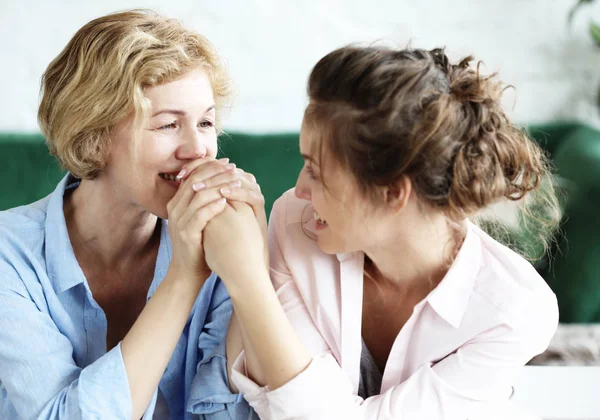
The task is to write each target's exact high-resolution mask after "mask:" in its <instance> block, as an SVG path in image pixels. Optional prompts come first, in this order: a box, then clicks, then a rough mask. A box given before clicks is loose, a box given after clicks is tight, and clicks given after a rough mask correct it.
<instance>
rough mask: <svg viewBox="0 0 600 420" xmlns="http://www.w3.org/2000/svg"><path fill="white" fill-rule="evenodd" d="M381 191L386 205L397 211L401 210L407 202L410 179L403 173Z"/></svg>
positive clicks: (410, 188)
mask: <svg viewBox="0 0 600 420" xmlns="http://www.w3.org/2000/svg"><path fill="white" fill-rule="evenodd" d="M383 192H384V200H385V204H386V206H388V207H389V208H392V209H394V210H397V211H399V210H402V209H403V208H404V207H406V205H407V204H408V199H409V197H410V194H411V193H412V181H411V180H410V178H409V177H408V176H406V175H403V176H402V177H400V179H399V180H398V181H396V182H395V183H394V184H390V185H388V186H387V187H385V188H384V191H383Z"/></svg>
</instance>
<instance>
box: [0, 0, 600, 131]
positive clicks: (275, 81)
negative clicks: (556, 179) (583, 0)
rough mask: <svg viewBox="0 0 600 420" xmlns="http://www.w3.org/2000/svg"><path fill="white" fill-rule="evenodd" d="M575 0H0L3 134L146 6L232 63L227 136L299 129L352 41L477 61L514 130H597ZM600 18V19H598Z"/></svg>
mask: <svg viewBox="0 0 600 420" xmlns="http://www.w3.org/2000/svg"><path fill="white" fill-rule="evenodd" d="M575 1H576V0H452V1H448V0H430V1H427V0H362V1H342V0H330V1H319V0H279V1H277V0H210V1H208V0H169V1H166V0H163V1H157V0H149V1H146V2H143V1H131V0H94V1H87V2H86V1H75V0H45V1H42V0H38V1H34V0H0V35H1V36H0V60H1V61H0V131H37V124H36V107H37V103H38V89H39V79H40V76H41V74H42V73H43V71H44V69H45V67H46V65H47V64H48V63H49V62H50V60H51V59H52V58H54V57H55V56H56V55H57V54H58V53H59V51H60V50H61V49H62V48H63V46H64V45H66V43H67V42H68V40H69V39H70V37H71V36H72V35H73V34H74V32H75V31H76V30H77V29H78V28H79V27H81V26H82V25H83V24H85V23H86V22H87V21H89V20H90V19H92V18H94V17H97V16H99V15H102V14H105V13H108V12H112V11H116V10H122V9H126V8H133V7H148V8H152V9H155V10H157V11H159V12H162V13H165V14H167V15H170V16H172V17H177V18H180V19H182V20H183V21H184V23H185V24H186V25H187V26H189V27H192V28H194V29H196V30H198V31H200V32H201V33H203V34H204V35H206V36H207V37H208V38H209V39H210V40H211V41H212V42H213V43H214V44H215V45H216V47H217V48H218V49H219V50H220V52H221V54H222V55H223V56H224V57H225V58H226V59H227V61H228V64H229V68H230V72H231V74H232V76H233V78H234V80H235V82H236V85H237V89H238V97H237V101H236V103H235V108H234V110H233V111H232V112H231V114H230V116H229V118H228V119H227V120H226V129H228V130H230V131H232V130H244V131H254V132H265V131H296V130H298V128H299V124H300V120H301V115H302V111H303V108H304V106H305V103H306V99H305V83H306V79H307V76H308V73H309V71H310V69H311V67H312V65H314V64H315V63H316V61H317V60H318V59H319V58H320V57H321V56H323V55H324V54H326V53H327V52H329V51H330V50H332V49H334V48H336V47H339V46H342V45H344V44H346V43H350V42H357V41H358V42H372V41H375V40H379V39H387V40H392V41H394V42H396V43H398V44H400V45H404V44H406V42H407V41H409V40H411V41H412V45H413V46H415V47H425V48H433V47H436V46H443V45H446V46H447V50H448V52H449V54H450V55H451V57H458V56H460V55H465V54H469V53H473V54H474V55H475V56H476V57H477V58H478V59H482V60H483V61H484V62H485V64H486V69H487V70H488V71H499V72H500V75H501V77H502V79H503V80H505V81H506V82H507V83H510V84H513V85H515V86H516V88H517V101H516V103H515V101H514V99H515V95H514V93H512V92H508V93H507V95H506V101H505V102H506V104H507V105H508V107H509V109H510V114H511V115H512V116H513V117H514V118H515V120H517V121H518V122H523V123H529V122H542V121H549V120H556V119H578V120H583V121H587V122H589V123H591V124H594V125H600V124H599V123H598V121H599V119H598V115H599V111H598V110H597V109H596V108H595V106H594V99H595V94H596V90H597V88H598V85H599V84H600V49H598V48H596V47H594V46H593V44H592V41H591V39H590V37H589V36H588V33H587V21H588V20H589V18H590V17H591V16H592V15H594V14H595V15H596V16H598V17H600V13H598V11H597V10H596V9H598V8H600V1H599V2H598V3H599V5H598V6H594V7H592V8H589V7H588V8H587V9H585V10H582V11H581V12H580V13H579V15H578V16H577V19H576V21H575V27H574V29H573V30H572V31H571V32H570V33H569V31H567V28H566V24H565V18H566V14H567V11H568V9H569V7H570V6H571V5H572V4H573V3H574V2H575ZM599 20H600V19H599Z"/></svg>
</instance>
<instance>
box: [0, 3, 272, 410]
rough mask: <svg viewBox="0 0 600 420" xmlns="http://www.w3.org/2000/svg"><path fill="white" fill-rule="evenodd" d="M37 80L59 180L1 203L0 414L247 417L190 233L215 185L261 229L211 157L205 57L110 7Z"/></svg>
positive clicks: (243, 181) (217, 209) (246, 187)
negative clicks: (11, 204)
mask: <svg viewBox="0 0 600 420" xmlns="http://www.w3.org/2000/svg"><path fill="white" fill-rule="evenodd" d="M42 90H43V96H42V101H41V105H40V108H39V123H40V126H41V129H42V131H43V133H44V135H45V136H46V139H47V143H48V147H49V149H50V152H51V153H52V154H54V155H55V156H56V157H57V158H58V160H59V161H60V163H61V164H62V165H63V166H64V167H65V168H66V169H67V170H68V174H67V175H66V176H65V178H64V179H63V180H62V181H61V182H60V183H59V185H58V186H57V187H56V189H55V191H54V192H53V193H52V194H51V195H49V196H48V197H46V198H44V199H42V200H40V201H38V202H36V203H33V204H30V205H27V206H23V207H19V208H15V209H12V210H8V211H5V212H0V418H2V419H15V418H24V419H91V418H94V419H100V418H101V419H127V420H129V419H139V418H142V417H143V418H145V419H146V418H148V419H149V418H154V419H167V418H171V419H180V418H187V417H189V416H192V415H198V416H201V417H202V416H205V417H206V418H230V417H234V418H245V417H251V416H252V415H253V414H252V412H251V410H250V409H248V407H247V406H246V405H245V404H244V401H243V399H242V398H241V397H240V396H239V395H233V394H231V393H229V391H228V384H227V378H226V375H225V374H224V372H225V367H224V366H225V362H224V361H223V366H222V367H219V365H218V361H219V360H222V358H218V357H216V358H215V357H212V356H213V355H215V354H216V355H218V354H219V351H220V350H219V349H220V348H221V347H222V346H223V344H222V343H223V340H224V337H225V333H226V330H227V325H228V323H229V319H230V316H231V303H230V300H229V297H228V295H227V293H226V290H225V288H224V286H223V284H222V283H221V282H220V280H219V279H218V278H217V277H216V276H215V275H214V274H211V271H210V269H209V268H208V266H207V265H206V262H205V258H204V250H203V246H202V233H203V229H204V227H205V225H206V223H207V222H208V221H209V220H211V219H212V218H214V217H215V216H217V215H218V214H219V213H221V212H222V211H223V210H224V208H225V205H226V203H225V198H223V193H227V194H228V198H229V200H230V201H235V200H238V201H239V202H240V203H242V202H243V203H248V204H249V205H251V206H253V209H254V210H255V211H256V214H257V217H258V219H259V222H260V223H259V224H260V226H262V228H263V232H264V228H265V226H266V223H265V217H264V210H263V198H262V196H261V194H260V190H259V188H258V186H257V185H256V183H255V181H254V178H253V177H252V176H251V175H249V174H246V173H244V172H243V171H241V170H239V169H236V168H235V165H234V164H232V163H228V162H227V159H222V160H215V156H216V154H217V134H218V127H219V116H220V113H221V111H222V109H223V107H224V106H225V104H226V102H227V99H228V95H229V91H230V88H229V80H228V78H227V76H226V74H225V71H224V69H223V67H222V65H221V63H220V60H219V57H218V55H217V54H216V52H215V51H214V49H213V48H212V46H211V45H210V44H209V42H208V41H207V40H206V39H205V38H204V37H202V36H200V35H199V34H197V33H195V32H193V31H190V30H187V29H185V28H183V27H182V26H181V25H180V24H179V23H178V22H177V21H175V20H171V19H166V18H164V17H161V16H159V15H156V14H154V13H152V12H146V11H131V12H124V13H117V14H111V15H108V16H104V17H101V18H98V19H95V20H93V21H91V22H89V23H88V24H86V25H85V26H84V27H82V28H81V29H80V30H79V31H78V32H77V33H76V34H75V36H74V37H73V38H72V40H71V41H70V42H69V44H68V45H67V46H66V47H65V49H64V50H63V51H62V52H61V53H60V54H59V55H58V57H57V58H56V59H55V60H54V61H52V63H50V65H49V67H48V69H47V70H46V72H45V74H44V76H43V80H42ZM245 205H246V204H245ZM167 219H168V220H169V223H168V224H167V222H166V220H167ZM257 224H258V222H257ZM206 384H207V385H206Z"/></svg>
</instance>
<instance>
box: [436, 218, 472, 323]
mask: <svg viewBox="0 0 600 420" xmlns="http://www.w3.org/2000/svg"><path fill="white" fill-rule="evenodd" d="M482 259H483V257H482V253H481V239H480V238H479V236H478V235H477V234H476V232H475V228H474V225H473V224H472V223H471V222H469V221H467V234H466V236H465V240H464V242H463V244H462V246H461V248H460V250H459V252H458V254H457V256H456V258H455V260H454V262H453V263H452V266H451V267H450V269H449V270H448V272H447V273H446V275H445V276H444V278H443V279H442V281H441V282H440V284H438V286H437V287H436V288H435V289H434V290H433V291H432V292H431V293H430V294H429V295H428V296H427V298H426V301H427V302H428V303H429V305H430V306H431V307H432V308H433V309H434V310H435V311H436V312H437V314H438V315H439V316H441V317H442V318H443V319H445V320H446V321H447V322H448V323H449V324H450V325H452V326H453V327H454V328H458V327H459V326H460V323H461V321H462V318H463V316H464V314H465V312H466V310H467V306H468V304H469V300H470V299H471V295H472V293H473V287H474V286H475V280H476V279H477V276H478V274H479V271H480V270H481V266H482Z"/></svg>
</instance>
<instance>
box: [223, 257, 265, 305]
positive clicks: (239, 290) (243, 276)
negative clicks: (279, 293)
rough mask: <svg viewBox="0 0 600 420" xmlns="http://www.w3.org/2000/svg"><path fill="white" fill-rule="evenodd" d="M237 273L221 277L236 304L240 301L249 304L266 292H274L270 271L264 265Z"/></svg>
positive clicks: (240, 270)
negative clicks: (249, 300) (250, 300)
mask: <svg viewBox="0 0 600 420" xmlns="http://www.w3.org/2000/svg"><path fill="white" fill-rule="evenodd" d="M236 271H237V272H235V273H231V274H229V273H226V274H225V275H224V276H219V277H220V278H221V279H222V280H223V283H225V286H226V287H227V292H228V293H229V296H230V297H231V299H232V302H233V303H234V304H235V303H236V302H238V301H239V302H240V303H249V302H247V301H248V299H249V298H250V299H252V298H253V297H255V296H261V295H264V294H265V292H269V291H272V292H274V290H273V284H272V283H271V277H270V276H269V271H268V269H267V268H266V267H264V266H263V265H262V264H261V265H259V266H252V267H251V268H250V267H248V269H239V270H236Z"/></svg>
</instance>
